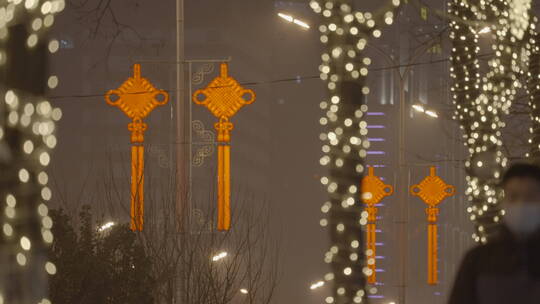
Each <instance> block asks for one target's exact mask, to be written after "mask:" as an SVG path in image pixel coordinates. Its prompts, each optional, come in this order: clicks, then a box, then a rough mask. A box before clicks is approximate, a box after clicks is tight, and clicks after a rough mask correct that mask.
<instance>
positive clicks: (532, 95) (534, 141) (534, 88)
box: [525, 17, 540, 163]
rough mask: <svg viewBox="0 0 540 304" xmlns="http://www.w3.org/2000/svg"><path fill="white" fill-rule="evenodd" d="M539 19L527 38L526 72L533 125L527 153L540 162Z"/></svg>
mask: <svg viewBox="0 0 540 304" xmlns="http://www.w3.org/2000/svg"><path fill="white" fill-rule="evenodd" d="M537 23H538V19H537V18H536V17H533V20H532V22H531V23H530V25H529V31H528V37H527V38H528V39H527V45H526V49H527V55H528V56H529V62H528V63H529V66H528V70H527V72H526V77H525V78H526V88H527V95H528V96H529V101H528V102H529V111H530V118H531V126H530V128H529V131H530V138H529V147H530V148H529V151H528V153H527V154H526V156H527V157H529V158H530V159H531V160H532V161H533V162H535V163H540V45H539V44H538V39H539V38H540V37H539V34H538V33H537V32H536V24H537Z"/></svg>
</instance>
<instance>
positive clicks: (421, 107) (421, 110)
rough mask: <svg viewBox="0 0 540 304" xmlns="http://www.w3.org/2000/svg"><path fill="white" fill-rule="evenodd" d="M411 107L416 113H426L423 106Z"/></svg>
mask: <svg viewBox="0 0 540 304" xmlns="http://www.w3.org/2000/svg"><path fill="white" fill-rule="evenodd" d="M412 107H413V109H415V110H416V111H418V112H422V113H424V112H425V111H426V109H424V106H422V105H419V104H415V105H413V106H412Z"/></svg>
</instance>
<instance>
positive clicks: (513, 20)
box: [448, 0, 531, 243]
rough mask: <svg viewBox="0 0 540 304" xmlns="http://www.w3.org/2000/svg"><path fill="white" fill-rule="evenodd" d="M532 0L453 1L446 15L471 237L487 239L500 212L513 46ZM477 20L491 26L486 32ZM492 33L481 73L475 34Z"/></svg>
mask: <svg viewBox="0 0 540 304" xmlns="http://www.w3.org/2000/svg"><path fill="white" fill-rule="evenodd" d="M530 2H531V1H530V0H523V1H504V0H493V1H488V2H486V1H480V2H479V3H478V5H473V4H472V3H470V2H469V1H463V0H452V1H451V2H449V9H448V13H449V14H450V15H452V16H453V17H454V18H453V19H452V21H450V29H451V30H450V39H451V41H452V56H451V70H450V71H451V77H452V79H453V84H452V89H451V90H452V99H453V102H454V105H455V108H456V111H455V115H454V117H455V119H456V120H458V121H459V122H460V126H461V128H462V129H463V131H464V135H463V139H464V143H465V145H466V146H467V148H468V150H469V157H468V160H467V161H466V163H465V167H466V168H465V169H466V173H467V177H466V178H467V184H468V186H467V189H466V192H465V193H466V195H467V198H468V200H469V201H470V203H471V205H472V207H471V208H470V209H469V213H470V219H471V220H472V221H473V223H474V224H475V230H476V231H475V233H474V234H473V239H474V240H475V241H477V242H483V243H485V242H487V241H488V239H489V237H490V236H491V235H492V234H493V232H494V230H495V227H496V226H497V225H498V218H499V216H500V215H501V209H500V206H499V198H500V196H501V193H500V192H501V191H500V190H499V188H498V187H497V186H496V185H497V181H498V178H499V177H500V175H501V172H502V170H503V169H504V167H505V166H506V163H507V159H506V157H505V156H504V155H503V153H502V150H501V146H502V136H501V130H502V128H504V126H505V123H504V121H503V117H504V116H505V115H506V114H508V112H509V109H510V106H511V105H512V102H513V100H514V98H515V94H516V89H518V88H520V87H521V83H520V82H519V80H518V77H517V75H518V74H519V73H520V66H519V62H518V59H519V58H520V57H519V56H518V55H519V53H518V52H520V51H521V49H520V48H518V47H516V45H519V44H520V43H521V42H522V40H523V38H524V33H525V30H526V29H527V28H528V26H529V21H530V20H529V19H530V18H529V10H530ZM480 24H489V28H490V31H487V30H485V26H482V27H481V29H479V25H480ZM480 32H482V33H484V34H487V33H491V37H492V39H493V43H492V50H493V52H494V53H495V56H494V57H493V58H492V59H491V60H489V62H488V66H489V71H488V72H487V73H486V74H485V75H483V76H482V77H481V74H480V63H479V60H478V53H479V50H480V47H479V35H478V33H480Z"/></svg>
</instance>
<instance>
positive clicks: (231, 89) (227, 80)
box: [192, 63, 255, 230]
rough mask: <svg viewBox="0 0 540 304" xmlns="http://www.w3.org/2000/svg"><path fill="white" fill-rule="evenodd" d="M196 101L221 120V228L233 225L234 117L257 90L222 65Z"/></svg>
mask: <svg viewBox="0 0 540 304" xmlns="http://www.w3.org/2000/svg"><path fill="white" fill-rule="evenodd" d="M192 98H193V102H194V103H196V104H198V105H203V106H205V107H206V108H207V109H208V110H209V111H210V112H211V113H212V114H213V115H214V116H215V117H216V118H217V119H219V121H218V122H216V123H215V124H214V128H215V129H216V131H217V133H218V135H217V141H218V177H217V182H218V220H217V229H218V230H229V229H230V227H231V203H230V197H231V190H230V188H231V181H230V178H231V172H230V171H231V165H230V157H231V147H230V141H231V134H230V133H231V131H232V129H233V123H232V122H230V118H231V117H232V116H234V114H236V112H238V110H240V108H242V107H243V106H244V105H247V104H251V103H253V102H254V101H255V92H253V91H252V90H248V89H244V88H242V86H240V84H239V83H238V82H237V81H236V80H235V79H234V78H232V77H230V76H229V75H228V66H227V64H226V63H222V64H221V73H220V75H219V76H218V77H216V78H215V79H214V80H212V82H210V84H209V85H208V86H207V87H206V88H205V89H202V90H197V91H195V93H193V96H192Z"/></svg>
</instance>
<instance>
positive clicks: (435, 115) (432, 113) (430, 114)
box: [426, 110, 439, 118]
mask: <svg viewBox="0 0 540 304" xmlns="http://www.w3.org/2000/svg"><path fill="white" fill-rule="evenodd" d="M426 115H428V116H431V117H433V118H438V117H439V115H437V112H435V111H432V110H427V111H426Z"/></svg>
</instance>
